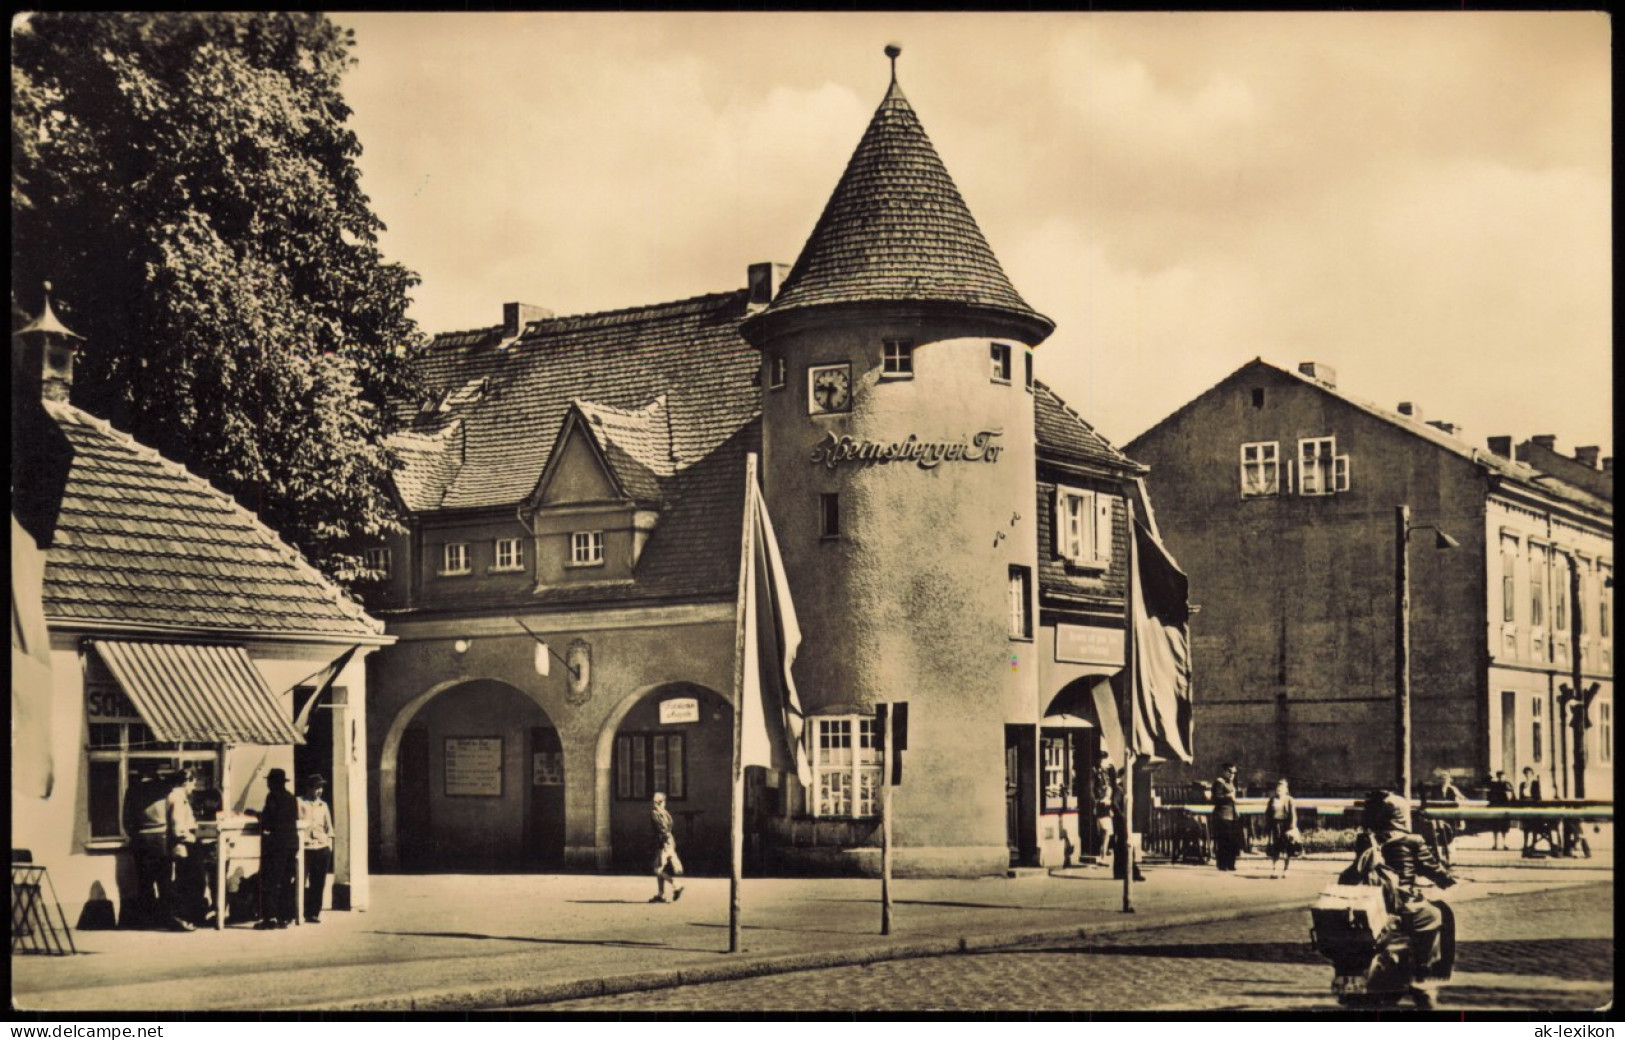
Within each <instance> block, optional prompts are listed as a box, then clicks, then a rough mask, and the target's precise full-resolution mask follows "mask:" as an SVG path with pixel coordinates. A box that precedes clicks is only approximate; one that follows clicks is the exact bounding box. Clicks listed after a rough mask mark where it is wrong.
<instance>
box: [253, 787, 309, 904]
mask: <svg viewBox="0 0 1625 1040" xmlns="http://www.w3.org/2000/svg"><path fill="white" fill-rule="evenodd" d="M265 786H266V793H265V808H263V809H261V810H260V812H259V818H260V906H261V910H260V923H259V924H257V925H255V926H254V927H256V928H286V927H288V925H290V924H292V923H293V922H294V920H295V919H296V918H297V917H298V914H299V912H298V909H297V908H296V906H295V905H294V904H295V898H296V897H295V893H294V874H295V872H296V871H297V869H298V862H297V860H298V856H299V800H298V799H297V798H295V797H294V796H293V794H292V793H291V792H290V791H289V790H288V774H287V773H285V772H284V771H282V770H281V769H273V770H271V771H270V772H269V773H266V774H265Z"/></svg>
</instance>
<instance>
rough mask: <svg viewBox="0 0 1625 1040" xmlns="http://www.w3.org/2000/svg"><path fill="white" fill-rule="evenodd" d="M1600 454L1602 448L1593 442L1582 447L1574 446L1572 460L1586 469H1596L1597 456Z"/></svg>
mask: <svg viewBox="0 0 1625 1040" xmlns="http://www.w3.org/2000/svg"><path fill="white" fill-rule="evenodd" d="M1600 454H1602V449H1600V448H1599V447H1597V445H1595V444H1590V445H1587V446H1586V447H1584V448H1575V449H1574V461H1575V462H1578V463H1579V464H1580V465H1582V466H1584V467H1585V468H1586V469H1596V468H1597V456H1598V455H1600Z"/></svg>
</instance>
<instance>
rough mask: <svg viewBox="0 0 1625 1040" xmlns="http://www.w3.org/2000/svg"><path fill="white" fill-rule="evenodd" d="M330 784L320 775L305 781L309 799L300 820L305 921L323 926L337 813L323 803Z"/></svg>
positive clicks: (302, 805) (304, 802) (301, 801)
mask: <svg viewBox="0 0 1625 1040" xmlns="http://www.w3.org/2000/svg"><path fill="white" fill-rule="evenodd" d="M326 787H327V781H326V780H325V779H323V777H322V775H321V774H320V773H312V774H310V775H309V776H307V777H305V796H304V797H303V798H301V799H299V818H300V819H301V820H303V821H304V822H305V825H306V827H307V828H308V829H307V830H306V831H305V920H306V921H309V922H310V923H311V924H321V922H322V900H323V898H324V897H325V896H326V894H327V893H326V891H325V890H326V888H327V872H328V871H329V870H331V869H332V866H333V813H332V811H331V810H329V809H328V807H327V803H326V802H324V801H322V792H323V791H324V790H325V789H326Z"/></svg>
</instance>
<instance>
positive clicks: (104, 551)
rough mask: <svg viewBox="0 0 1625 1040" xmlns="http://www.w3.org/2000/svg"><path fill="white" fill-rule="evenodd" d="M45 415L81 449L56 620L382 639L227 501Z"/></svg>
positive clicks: (137, 447)
mask: <svg viewBox="0 0 1625 1040" xmlns="http://www.w3.org/2000/svg"><path fill="white" fill-rule="evenodd" d="M46 407H47V409H48V410H49V411H50V413H51V415H52V417H53V418H54V419H55V420H56V422H57V424H58V426H59V427H60V428H61V430H62V432H63V433H65V434H66V435H67V437H68V440H69V442H70V443H72V445H73V449H74V457H73V468H72V470H71V471H70V472H69V474H68V486H67V490H66V492H65V493H64V496H63V500H62V511H61V514H60V515H59V517H58V519H57V527H56V542H55V544H54V545H53V546H52V548H51V550H50V552H49V554H48V556H47V562H46V569H45V590H44V602H45V612H46V616H47V617H48V618H49V619H51V620H52V621H53V622H57V621H70V622H91V623H94V622H116V623H121V624H135V625H157V626H180V627H185V628H191V629H218V630H220V631H221V633H222V634H224V635H238V634H241V631H242V630H245V629H246V630H251V631H255V632H269V633H278V634H287V635H315V636H355V637H357V638H358V639H366V638H368V637H372V636H375V635H377V634H379V633H381V632H382V631H383V626H382V625H381V624H380V623H379V622H377V621H375V620H374V619H372V618H371V617H369V616H368V615H367V614H366V613H365V612H364V611H363V610H362V609H361V607H360V606H359V605H358V604H357V603H355V602H354V601H353V600H351V599H350V598H349V597H347V596H346V595H344V593H343V592H342V591H340V590H339V589H338V587H337V586H335V585H333V584H332V583H330V582H329V581H327V580H326V579H325V578H323V577H322V576H321V574H319V573H318V572H317V571H316V570H315V568H313V567H311V566H310V565H309V564H308V563H306V562H305V560H304V558H303V557H301V556H300V555H299V554H298V553H297V552H295V551H294V550H293V549H291V548H289V547H288V546H287V545H286V544H284V543H283V542H282V540H281V539H280V538H278V537H277V535H276V534H275V532H273V531H271V530H270V529H269V528H267V527H265V526H264V525H263V524H261V523H260V522H259V520H258V519H256V518H255V517H254V516H253V515H252V514H251V513H249V512H248V511H247V510H246V509H243V508H242V507H241V506H239V505H237V503H236V502H234V501H233V500H232V499H231V497H230V496H228V495H226V494H225V493H224V492H221V491H219V490H217V489H216V488H214V487H212V486H211V485H210V484H209V483H208V482H207V481H205V480H203V479H202V478H201V477H198V476H196V475H194V474H192V473H190V472H188V471H187V470H186V469H185V468H183V467H181V466H179V465H177V464H176V463H173V462H170V461H169V460H167V459H165V458H163V457H162V456H160V455H159V454H158V453H157V452H155V451H153V450H152V449H150V448H147V447H144V446H143V445H141V444H138V443H137V442H136V441H134V440H133V439H131V438H130V437H129V436H127V435H126V434H123V433H120V432H119V431H117V430H114V429H113V428H112V427H110V426H109V425H108V424H107V423H105V422H102V421H101V420H99V419H95V418H92V417H91V416H89V415H87V414H86V413H84V412H82V411H80V410H79V409H77V408H74V407H72V406H71V405H67V404H62V403H59V402H50V403H48V404H47V405H46Z"/></svg>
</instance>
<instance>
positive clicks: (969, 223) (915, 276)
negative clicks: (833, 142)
mask: <svg viewBox="0 0 1625 1040" xmlns="http://www.w3.org/2000/svg"><path fill="white" fill-rule="evenodd" d="M869 301H906V302H936V303H954V304H966V305H971V306H976V307H982V308H992V309H997V310H1001V311H1004V312H1006V313H1011V314H1015V315H1018V316H1020V317H1021V318H1023V319H1025V320H1026V321H1028V322H1031V323H1034V324H1036V325H1037V326H1039V327H1040V328H1041V329H1042V330H1043V334H1045V335H1047V334H1048V332H1049V330H1050V329H1051V328H1053V323H1052V322H1051V321H1050V320H1049V319H1048V318H1045V317H1044V316H1042V315H1040V314H1039V313H1038V312H1037V311H1035V310H1033V309H1032V308H1031V307H1029V306H1028V305H1027V301H1025V300H1023V299H1022V298H1021V295H1020V294H1019V293H1017V292H1016V290H1015V287H1014V286H1012V285H1011V284H1010V280H1009V278H1007V277H1005V273H1004V269H1003V268H1002V267H1000V266H999V261H998V259H997V258H996V257H995V256H994V255H993V250H992V249H991V248H990V247H989V246H988V244H987V239H985V238H984V237H983V236H982V230H981V228H980V227H978V226H977V224H976V218H975V217H973V216H971V212H970V209H969V208H968V207H967V206H966V205H965V200H964V198H963V197H961V196H960V194H959V189H958V188H957V187H955V185H954V182H953V178H951V177H950V176H949V175H948V170H947V168H946V167H945V166H943V164H942V160H941V159H940V158H939V157H938V156H937V152H936V149H935V148H934V147H932V145H931V141H930V139H929V138H928V137H926V135H925V130H924V128H923V127H921V125H920V121H919V118H918V117H917V116H916V115H915V114H914V109H913V108H911V107H910V106H909V103H908V100H907V99H906V98H905V97H903V92H902V90H901V89H900V88H899V87H898V86H897V84H896V83H895V82H893V84H892V86H891V89H890V90H889V91H888V92H887V94H886V98H885V100H883V101H882V102H881V103H880V107H879V108H878V109H877V110H876V111H875V114H874V118H873V119H872V120H871V121H870V123H869V128H868V130H867V131H866V132H865V133H864V135H863V139H862V140H861V141H860V142H858V147H857V150H856V151H855V152H854V153H853V154H852V159H851V161H850V162H849V163H848V164H847V167H846V172H845V173H844V174H843V175H842V176H841V180H840V182H839V183H838V184H837V185H836V186H835V192H834V194H832V195H831V196H830V199H829V203H828V204H827V205H826V206H825V207H824V213H823V215H822V216H821V217H819V218H818V223H817V224H816V225H815V226H814V227H813V231H812V235H811V236H810V237H808V239H807V244H806V245H805V246H803V247H802V250H801V255H800V257H799V258H798V259H797V260H796V263H795V266H794V267H793V268H791V270H790V274H789V277H787V278H786V279H785V281H784V287H783V288H782V289H781V290H780V291H779V294H778V296H777V297H776V298H775V299H774V300H773V302H772V304H771V305H770V306H769V307H768V308H767V309H766V310H765V311H763V312H762V317H763V318H765V317H766V316H769V315H778V314H783V313H785V312H787V311H793V310H797V309H800V308H804V307H814V306H819V305H823V304H832V303H856V302H869Z"/></svg>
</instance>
